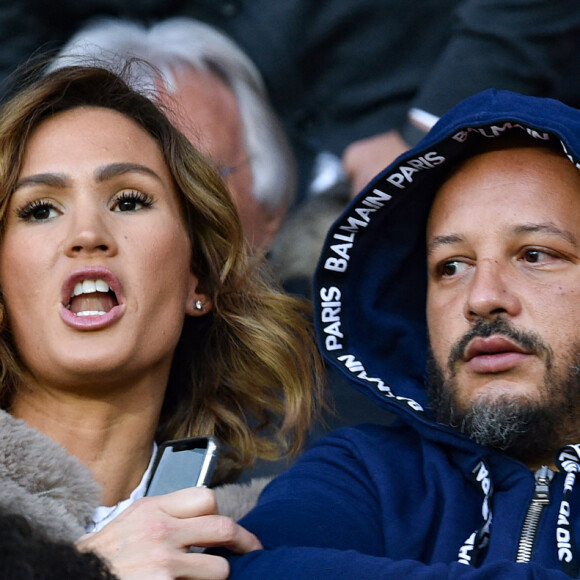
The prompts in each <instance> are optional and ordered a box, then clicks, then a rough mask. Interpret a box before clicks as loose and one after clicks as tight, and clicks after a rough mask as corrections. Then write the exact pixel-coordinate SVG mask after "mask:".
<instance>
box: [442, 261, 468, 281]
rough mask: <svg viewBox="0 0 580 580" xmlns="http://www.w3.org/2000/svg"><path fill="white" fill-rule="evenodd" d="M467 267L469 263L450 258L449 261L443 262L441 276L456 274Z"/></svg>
mask: <svg viewBox="0 0 580 580" xmlns="http://www.w3.org/2000/svg"><path fill="white" fill-rule="evenodd" d="M466 268H467V264H466V263H465V262H461V261H460V260H449V261H448V262H443V264H441V266H440V268H439V273H440V274H441V276H445V277H449V276H456V275H457V274H459V273H461V272H463V271H464V270H465V269H466Z"/></svg>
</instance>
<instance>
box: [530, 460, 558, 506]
mask: <svg viewBox="0 0 580 580" xmlns="http://www.w3.org/2000/svg"><path fill="white" fill-rule="evenodd" d="M534 477H535V479H536V487H535V489H534V500H533V501H535V502H536V503H539V504H542V505H548V504H549V503H550V482H551V481H552V479H554V472H553V471H552V470H551V469H550V468H549V467H548V466H547V465H542V467H540V469H538V470H537V471H536V473H535V474H534Z"/></svg>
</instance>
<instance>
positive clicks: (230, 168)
mask: <svg viewBox="0 0 580 580" xmlns="http://www.w3.org/2000/svg"><path fill="white" fill-rule="evenodd" d="M251 160H252V158H251V157H250V156H249V155H248V156H247V157H245V158H244V159H242V161H240V162H239V163H237V164H236V165H225V166H217V167H216V170H217V172H218V174H219V175H220V177H224V178H225V177H228V176H229V175H233V174H234V173H235V172H236V171H238V169H241V168H242V167H244V165H247V164H248V163H249V162H250V161H251Z"/></svg>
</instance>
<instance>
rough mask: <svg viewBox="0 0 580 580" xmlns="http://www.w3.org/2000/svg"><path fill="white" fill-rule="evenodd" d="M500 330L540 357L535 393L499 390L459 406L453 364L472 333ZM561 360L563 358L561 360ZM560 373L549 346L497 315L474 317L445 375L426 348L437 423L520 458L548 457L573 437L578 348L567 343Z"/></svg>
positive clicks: (579, 390)
mask: <svg viewBox="0 0 580 580" xmlns="http://www.w3.org/2000/svg"><path fill="white" fill-rule="evenodd" d="M495 334H497V335H501V336H505V337H506V338H509V339H510V340H511V341H513V342H514V343H516V344H518V345H519V346H521V347H522V348H524V349H525V350H526V351H528V352H532V353H534V354H536V355H537V356H539V357H540V358H541V359H543V360H544V362H545V366H546V371H545V373H544V378H543V382H542V384H540V385H538V393H537V395H536V396H535V397H526V396H525V395H515V396H512V395H510V394H502V395H497V396H494V394H493V393H490V396H483V397H481V398H478V399H476V400H475V401H473V402H472V403H471V404H470V405H469V406H468V407H467V408H465V409H462V408H460V406H459V404H458V399H457V397H458V394H459V393H458V391H459V387H458V385H457V377H456V363H457V362H458V361H460V360H461V359H463V357H464V355H465V349H466V348H467V346H468V344H469V343H470V342H471V341H472V340H473V338H475V337H489V336H491V335H495ZM566 360H567V363H566ZM561 366H562V369H563V370H562V371H560V373H558V372H557V370H556V369H555V368H554V355H553V353H552V350H551V348H550V347H549V346H548V345H547V344H545V343H544V341H543V340H542V339H541V338H540V337H539V336H538V335H536V334H534V333H531V332H522V331H518V330H516V329H515V328H513V327H512V326H511V325H510V324H509V323H508V322H506V321H505V320H504V319H502V318H497V319H496V320H494V321H492V322H485V321H478V322H477V324H476V325H475V326H474V328H473V329H472V330H471V331H470V332H469V333H467V334H466V335H465V336H464V337H463V338H461V339H460V340H459V341H458V342H457V343H456V344H455V345H454V347H453V348H452V350H451V352H450V354H449V359H448V363H447V367H448V372H449V378H448V379H447V380H445V378H444V375H443V371H442V369H441V367H440V366H439V365H438V364H437V362H436V361H435V359H434V357H433V353H432V352H431V350H430V351H429V359H428V378H427V389H428V395H429V401H430V407H431V409H432V410H433V411H434V413H435V417H436V419H437V421H438V422H439V423H443V424H445V425H449V426H450V427H453V428H455V429H458V430H459V431H461V432H462V433H465V434H466V435H469V437H471V438H472V439H474V440H475V441H477V442H478V443H480V444H481V445H485V446H487V447H494V448H496V449H501V450H502V451H504V452H506V453H507V454H509V455H511V456H512V457H515V458H516V459H520V460H521V461H524V462H527V463H529V462H536V461H538V460H539V459H543V460H551V459H552V456H553V454H554V453H555V452H556V451H557V450H558V449H559V448H560V447H561V446H563V445H565V444H566V443H577V442H578V441H576V440H574V438H575V437H576V436H577V432H578V430H579V427H578V426H579V423H580V422H579V415H580V348H579V346H578V345H577V344H573V345H572V348H571V349H570V350H569V352H568V356H567V357H565V360H564V361H563V364H562V365H561Z"/></svg>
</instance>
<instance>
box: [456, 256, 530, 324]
mask: <svg viewBox="0 0 580 580" xmlns="http://www.w3.org/2000/svg"><path fill="white" fill-rule="evenodd" d="M506 269H507V266H506V265H505V264H502V263H501V262H499V261H498V260H493V259H489V260H481V261H478V262H477V264H476V267H475V272H474V274H473V278H472V280H471V283H470V285H469V288H468V294H467V298H466V301H465V316H466V318H467V319H469V320H476V319H489V318H495V317H496V316H497V315H498V314H506V315H508V316H517V315H518V314H519V313H520V312H521V302H520V299H519V297H518V294H517V288H516V287H514V286H515V284H514V281H513V280H511V278H510V276H509V274H508V273H507V271H506Z"/></svg>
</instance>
